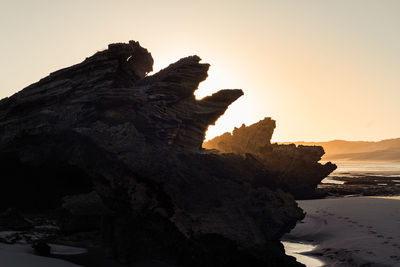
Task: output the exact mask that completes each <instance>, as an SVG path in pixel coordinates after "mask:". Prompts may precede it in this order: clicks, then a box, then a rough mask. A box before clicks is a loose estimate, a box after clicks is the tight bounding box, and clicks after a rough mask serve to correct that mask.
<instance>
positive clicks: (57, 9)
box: [0, 0, 400, 142]
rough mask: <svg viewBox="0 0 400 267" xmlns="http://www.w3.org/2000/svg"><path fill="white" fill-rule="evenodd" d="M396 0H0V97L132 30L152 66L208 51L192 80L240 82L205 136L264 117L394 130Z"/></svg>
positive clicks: (398, 67) (347, 130) (355, 136)
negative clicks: (201, 72)
mask: <svg viewBox="0 0 400 267" xmlns="http://www.w3.org/2000/svg"><path fill="white" fill-rule="evenodd" d="M399 14H400V1H397V0H393V1H391V0H374V1H372V0H324V1H322V0H303V1H300V0H291V1H290V0H276V1H268V0H243V1H242V0H229V1H228V0H213V1H209V0H202V1H187V0H170V1H167V0H158V1H156V0H143V1H139V0H129V1H128V0H116V1H104V0H85V1H81V0H68V1H61V0H31V1H28V0H26V1H23V0H20V1H18V0H0V36H1V39H0V98H4V97H7V96H10V95H12V94H14V93H16V92H17V91H19V90H21V89H22V88H24V87H26V86H28V85H29V84H31V83H33V82H36V81H38V80H39V79H41V78H43V77H45V76H47V75H48V74H49V73H51V72H53V71H55V70H57V69H60V68H64V67H68V66H70V65H73V64H76V63H79V62H81V61H82V60H84V59H85V58H86V57H88V56H90V55H92V54H94V53H95V52H97V51H100V50H103V49H105V48H106V47H107V45H108V44H109V43H115V42H127V41H129V40H136V41H139V42H140V44H141V45H142V46H143V47H145V48H147V49H148V50H149V51H150V52H151V53H152V56H153V58H154V61H155V64H154V69H155V71H157V70H160V69H162V68H164V67H166V66H167V65H169V64H170V63H173V62H175V61H177V60H178V59H180V58H182V57H186V56H189V55H194V54H196V55H199V56H200V57H201V58H202V62H205V63H210V64H211V68H210V70H209V73H208V74H209V77H208V79H207V80H206V81H204V82H202V83H201V84H200V86H199V89H198V90H197V91H196V97H197V98H199V99H200V98H202V97H204V96H206V95H209V94H212V93H213V92H216V91H218V90H220V89H228V88H230V89H237V88H239V89H242V90H243V91H244V96H242V97H241V98H240V99H238V100H237V101H236V102H235V103H233V104H232V105H231V106H230V107H229V108H228V110H227V111H226V113H225V115H223V116H222V117H220V118H219V120H218V121H217V123H216V125H215V126H210V128H209V130H208V132H207V139H209V138H212V137H214V136H216V135H219V134H222V133H224V132H226V131H232V129H233V128H234V127H240V126H241V125H242V124H243V123H245V124H246V125H249V124H252V123H255V122H257V121H259V120H261V119H263V118H264V117H272V118H273V119H275V120H276V121H277V128H276V130H275V133H274V136H273V141H276V142H277V141H279V142H286V141H328V140H333V139H345V140H369V141H374V140H381V139H387V138H396V137H400V123H399V115H400V49H399V47H400V32H399V30H400V16H399Z"/></svg>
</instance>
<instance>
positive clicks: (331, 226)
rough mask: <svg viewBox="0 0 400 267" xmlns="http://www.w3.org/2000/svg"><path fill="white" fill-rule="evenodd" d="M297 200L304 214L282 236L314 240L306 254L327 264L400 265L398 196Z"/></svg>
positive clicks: (300, 239)
mask: <svg viewBox="0 0 400 267" xmlns="http://www.w3.org/2000/svg"><path fill="white" fill-rule="evenodd" d="M298 203H299V206H300V207H301V208H302V209H304V211H305V212H306V213H307V215H306V218H305V219H304V220H303V222H302V223H298V224H297V226H296V228H295V229H293V230H292V232H291V233H289V234H287V235H285V236H284V239H289V240H292V241H295V242H296V241H306V242H310V243H315V244H317V245H316V247H315V249H314V250H312V251H311V252H306V253H305V254H309V255H313V256H314V257H318V258H320V259H321V260H322V261H324V262H325V263H326V265H327V266H361V265H363V264H365V266H400V197H384V198H377V197H347V198H346V197H345V198H335V199H317V200H303V201H298ZM316 266H318V265H316Z"/></svg>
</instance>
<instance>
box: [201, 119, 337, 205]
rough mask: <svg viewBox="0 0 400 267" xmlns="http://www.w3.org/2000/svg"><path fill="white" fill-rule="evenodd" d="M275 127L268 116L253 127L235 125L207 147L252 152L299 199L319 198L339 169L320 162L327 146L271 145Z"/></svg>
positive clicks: (207, 144)
mask: <svg viewBox="0 0 400 267" xmlns="http://www.w3.org/2000/svg"><path fill="white" fill-rule="evenodd" d="M274 129H275V121H274V120H272V119H271V118H265V119H264V120H261V121H259V122H257V123H255V124H252V125H250V126H245V125H244V124H243V125H242V126H241V127H240V128H235V129H234V130H233V132H232V134H231V133H224V134H223V135H221V136H218V137H215V138H214V139H212V140H210V141H208V142H205V143H204V144H203V146H204V147H205V148H207V149H217V150H219V151H221V152H223V153H234V154H239V155H245V154H251V155H253V156H255V157H257V158H258V159H259V160H260V161H262V163H263V164H265V165H266V168H267V169H268V170H269V171H271V172H273V176H274V177H275V179H276V184H277V186H278V187H280V188H282V189H283V190H285V191H288V192H290V193H292V194H293V195H294V196H295V197H296V198H297V199H304V198H312V197H316V191H315V189H316V188H317V185H318V184H319V183H320V182H321V180H322V179H324V178H325V177H327V176H328V175H329V174H330V173H331V172H332V171H334V170H335V169H336V165H334V164H332V163H330V162H328V163H325V164H324V165H323V164H320V163H319V162H318V161H320V160H321V157H322V156H323V155H324V149H323V148H322V147H320V146H302V145H299V146H296V145H294V144H287V145H278V144H271V142H270V140H271V137H272V134H273V132H274ZM258 183H260V182H258ZM261 183H262V184H263V183H264V181H261ZM268 183H270V182H268ZM258 185H259V186H260V184H258ZM265 186H268V185H267V184H266V185H265Z"/></svg>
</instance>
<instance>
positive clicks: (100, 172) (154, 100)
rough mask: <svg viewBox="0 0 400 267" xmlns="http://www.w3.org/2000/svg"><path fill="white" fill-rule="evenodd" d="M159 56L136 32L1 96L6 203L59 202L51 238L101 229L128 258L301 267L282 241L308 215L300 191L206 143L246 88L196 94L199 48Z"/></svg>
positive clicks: (48, 205)
mask: <svg viewBox="0 0 400 267" xmlns="http://www.w3.org/2000/svg"><path fill="white" fill-rule="evenodd" d="M152 65H153V58H152V56H151V54H150V53H149V52H148V51H147V50H146V49H144V48H142V47H141V46H140V45H139V43H138V42H134V41H130V42H129V43H127V44H125V43H118V44H112V45H110V46H109V47H108V49H107V50H105V51H101V52H98V53H96V54H94V55H93V56H91V57H89V58H87V59H86V60H85V61H83V62H82V63H80V64H77V65H74V66H72V67H69V68H66V69H62V70H59V71H56V72H54V73H52V74H50V75H49V76H48V77H46V78H44V79H42V80H40V81H39V82H37V83H35V84H32V85H31V86H28V87H27V88H25V89H23V90H22V91H20V92H19V93H17V94H15V95H13V96H12V97H10V98H6V99H3V100H1V102H0V167H1V170H2V176H1V186H0V209H7V208H8V207H14V208H16V209H18V210H20V211H21V212H30V213H31V214H32V213H34V212H38V213H43V212H47V211H49V210H50V211H56V214H57V216H55V217H52V218H53V219H55V220H56V221H57V223H58V224H59V225H60V227H61V233H59V234H51V236H52V237H50V235H47V237H46V238H47V240H49V239H50V240H49V241H52V240H51V238H53V239H58V241H60V239H63V240H65V239H66V238H67V239H68V240H69V242H71V240H72V239H71V238H69V237H68V235H70V234H72V233H77V232H88V231H94V232H96V231H97V232H98V235H97V236H96V234H95V236H94V237H93V234H90V235H89V234H87V235H85V236H86V239H90V240H86V241H90V242H89V244H91V245H92V246H97V247H100V248H103V249H104V251H110V257H112V258H114V259H116V260H118V261H119V262H122V263H132V262H135V261H138V260H144V259H160V260H163V261H168V262H172V263H174V264H181V265H184V266H265V264H268V265H269V266H285V265H288V266H291V265H297V264H298V263H296V262H295V261H294V259H293V258H290V257H287V256H285V255H284V251H283V247H282V245H281V244H280V242H279V238H280V237H281V236H282V234H283V233H285V232H288V231H289V230H290V229H291V228H293V227H294V225H295V224H296V221H297V220H299V219H301V218H303V216H304V215H303V212H302V211H301V209H299V208H298V207H297V204H296V203H295V201H294V199H293V198H292V196H291V195H290V194H288V193H285V192H283V191H282V190H281V188H280V187H279V184H277V183H276V182H275V180H274V179H273V175H272V172H271V171H270V170H268V168H266V167H265V166H264V165H263V164H260V162H259V160H258V159H256V158H254V157H253V156H251V155H249V156H244V157H243V156H240V155H234V154H219V153H215V152H213V151H207V150H204V149H202V142H203V139H204V134H205V130H206V129H207V127H208V126H209V125H210V124H213V123H214V122H215V121H216V119H217V118H218V117H219V116H221V114H223V113H224V112H225V110H226V109H227V107H228V106H229V104H231V103H232V102H233V101H235V100H236V99H237V98H238V97H240V96H241V95H242V94H243V92H242V91H241V90H222V91H219V92H217V93H215V94H213V95H212V96H209V97H206V98H204V99H202V100H196V99H195V97H194V95H193V92H194V91H195V90H196V89H197V87H198V85H199V83H200V82H201V81H203V80H204V79H205V78H206V77H207V70H208V68H209V65H208V64H203V63H200V58H199V57H197V56H191V57H187V58H183V59H181V60H179V61H178V62H176V63H174V64H171V65H170V66H168V67H167V68H165V69H163V70H161V71H160V72H158V73H156V74H153V75H151V76H148V75H147V74H148V73H149V72H151V71H152ZM254 181H260V182H261V183H260V184H262V185H261V186H258V185H257V183H254ZM52 216H53V215H52ZM90 233H92V232H90ZM57 235H58V236H57ZM60 236H62V237H60ZM79 236H80V238H81V237H82V236H83V235H79ZM100 237H101V240H102V241H101V242H98V241H96V240H99V239H100ZM74 240H75V241H76V240H78V241H79V238H78V237H76V236H75V237H74ZM53 241H57V240H53ZM85 244H88V242H86V243H85Z"/></svg>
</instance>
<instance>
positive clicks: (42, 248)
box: [32, 241, 50, 256]
mask: <svg viewBox="0 0 400 267" xmlns="http://www.w3.org/2000/svg"><path fill="white" fill-rule="evenodd" d="M32 248H33V249H34V251H35V253H36V254H37V255H39V256H50V246H49V245H48V244H47V243H46V242H44V241H36V242H34V243H33V244H32Z"/></svg>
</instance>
